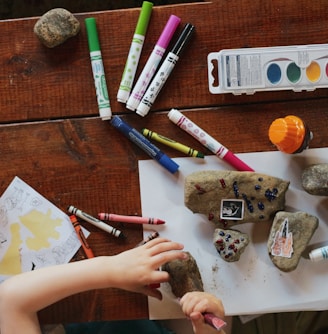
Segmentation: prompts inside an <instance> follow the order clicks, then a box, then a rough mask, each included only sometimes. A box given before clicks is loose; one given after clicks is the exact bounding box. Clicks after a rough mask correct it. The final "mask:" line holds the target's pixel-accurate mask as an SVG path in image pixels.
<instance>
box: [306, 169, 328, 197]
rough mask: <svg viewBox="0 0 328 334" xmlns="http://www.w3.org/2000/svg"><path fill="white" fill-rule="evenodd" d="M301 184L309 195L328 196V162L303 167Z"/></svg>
mask: <svg viewBox="0 0 328 334" xmlns="http://www.w3.org/2000/svg"><path fill="white" fill-rule="evenodd" d="M302 186H303V188H304V190H305V191H306V192H308V193H309V194H311V195H319V196H328V164H317V165H312V166H309V167H307V168H305V169H304V171H303V173H302Z"/></svg>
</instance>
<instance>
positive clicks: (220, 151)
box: [167, 109, 254, 172]
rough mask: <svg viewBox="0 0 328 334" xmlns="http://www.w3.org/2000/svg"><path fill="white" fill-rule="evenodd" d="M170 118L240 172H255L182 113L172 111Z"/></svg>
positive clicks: (169, 114)
mask: <svg viewBox="0 0 328 334" xmlns="http://www.w3.org/2000/svg"><path fill="white" fill-rule="evenodd" d="M167 116H168V118H169V119H170V121H172V122H173V123H174V124H176V125H177V126H179V127H180V128H181V129H182V130H184V131H186V132H188V133H189V134H190V135H192V136H193V137H194V138H196V139H197V140H198V141H199V142H200V143H201V144H203V145H204V146H205V147H207V148H208V149H209V150H210V151H211V152H213V153H214V154H215V155H216V156H217V157H219V158H221V159H223V160H225V161H226V162H227V163H228V164H230V165H231V166H232V167H234V168H235V169H237V170H239V171H247V172H254V169H252V168H251V167H249V166H248V165H246V164H245V163H244V162H243V161H241V160H240V159H239V158H238V157H237V156H236V155H234V154H233V153H232V152H231V151H229V150H228V149H227V148H226V147H225V146H223V145H222V144H220V143H219V142H218V141H217V140H215V139H214V138H213V137H211V136H210V135H209V134H208V133H206V132H205V131H204V130H203V129H201V128H200V127H199V126H197V125H196V124H195V123H193V122H192V121H191V120H190V119H189V118H187V117H186V116H184V115H183V114H182V113H181V112H180V111H178V110H176V109H171V111H170V112H169V113H168V115H167Z"/></svg>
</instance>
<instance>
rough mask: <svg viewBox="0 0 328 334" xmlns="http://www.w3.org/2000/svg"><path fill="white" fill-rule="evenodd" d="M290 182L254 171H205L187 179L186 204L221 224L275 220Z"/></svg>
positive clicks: (229, 224)
mask: <svg viewBox="0 0 328 334" xmlns="http://www.w3.org/2000/svg"><path fill="white" fill-rule="evenodd" d="M288 186H289V182H288V181H284V180H282V179H279V178H276V177H273V176H269V175H265V174H260V173H254V172H238V171H201V172H195V173H193V174H190V175H188V176H187V177H186V179H185V186H184V196H185V198H184V201H185V205H186V206H187V207H188V208H189V209H190V210H191V211H192V212H194V213H201V214H205V215H207V217H208V220H210V221H212V222H213V223H214V224H215V225H216V226H217V227H220V228H227V227H229V226H233V225H236V224H241V223H257V222H272V220H273V218H274V215H275V213H276V212H277V211H281V210H284V208H285V194H286V191H287V189H288Z"/></svg>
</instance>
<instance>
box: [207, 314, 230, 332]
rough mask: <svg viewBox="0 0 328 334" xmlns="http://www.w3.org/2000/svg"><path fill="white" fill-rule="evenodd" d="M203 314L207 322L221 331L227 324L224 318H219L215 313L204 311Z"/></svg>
mask: <svg viewBox="0 0 328 334" xmlns="http://www.w3.org/2000/svg"><path fill="white" fill-rule="evenodd" d="M203 316H204V319H205V322H206V323H207V324H209V325H211V326H212V327H213V328H215V329H216V330H218V331H220V330H221V329H223V328H224V327H225V326H227V323H226V322H225V321H224V320H222V319H220V318H218V317H217V316H215V315H214V314H213V313H204V314H203Z"/></svg>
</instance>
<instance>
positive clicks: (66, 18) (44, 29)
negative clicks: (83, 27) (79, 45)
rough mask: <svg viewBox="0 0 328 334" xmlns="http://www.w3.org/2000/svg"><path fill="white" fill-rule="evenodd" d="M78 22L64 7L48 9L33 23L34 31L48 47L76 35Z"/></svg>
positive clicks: (78, 29)
mask: <svg viewBox="0 0 328 334" xmlns="http://www.w3.org/2000/svg"><path fill="white" fill-rule="evenodd" d="M79 31H80V22H79V21H78V20H77V19H76V18H75V16H74V15H73V14H71V13H70V12H69V11H68V10H66V9H64V8H55V9H51V10H49V11H48V12H47V13H45V14H44V15H43V16H41V17H40V19H39V20H38V21H37V22H36V24H35V25H34V33H35V34H36V35H37V36H38V38H39V39H40V41H41V42H42V43H43V44H44V45H45V46H47V47H48V48H54V47H55V46H57V45H60V44H62V43H64V42H65V41H66V40H67V39H69V38H71V37H73V36H75V35H77V34H78V33H79Z"/></svg>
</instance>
